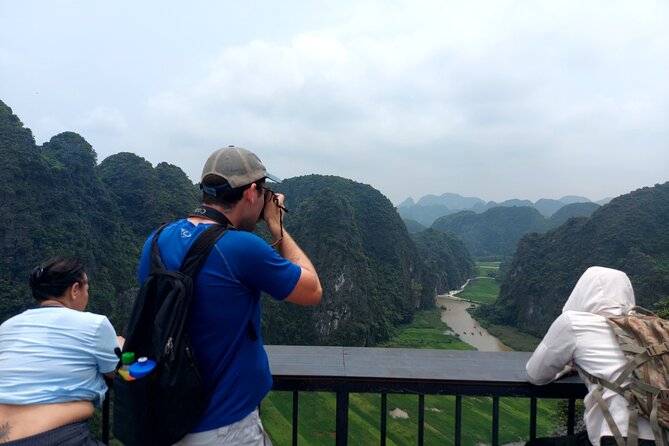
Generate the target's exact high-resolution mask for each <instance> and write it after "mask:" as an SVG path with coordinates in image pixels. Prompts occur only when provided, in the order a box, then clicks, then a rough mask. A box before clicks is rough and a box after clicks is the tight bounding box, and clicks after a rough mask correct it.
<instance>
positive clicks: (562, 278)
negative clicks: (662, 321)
mask: <svg viewBox="0 0 669 446" xmlns="http://www.w3.org/2000/svg"><path fill="white" fill-rule="evenodd" d="M593 265H599V266H606V267H610V268H616V269H619V270H622V271H624V272H625V273H627V275H628V276H629V277H630V280H631V281H632V285H633V286H634V291H635V295H636V301H637V304H639V305H642V306H644V307H647V308H651V309H652V308H653V307H654V306H655V305H656V303H658V302H659V301H661V300H663V299H667V298H669V182H667V183H664V184H658V185H655V186H654V187H645V188H642V189H638V190H636V191H633V192H630V193H629V194H626V195H622V196H620V197H617V198H615V199H613V200H612V201H611V202H610V203H608V204H606V205H605V206H603V207H601V208H599V209H598V210H597V211H595V212H594V213H593V214H592V216H590V217H589V218H574V219H570V220H568V221H567V222H566V223H565V224H563V225H562V226H560V227H558V228H557V229H554V230H552V231H549V232H548V233H546V234H543V235H539V234H531V235H527V236H525V237H523V238H522V239H521V241H520V242H519V244H518V249H517V250H516V253H515V255H514V257H513V261H512V263H511V265H510V266H509V267H508V270H507V272H506V274H505V277H504V280H503V283H502V287H501V292H500V297H499V299H498V300H497V302H496V303H495V304H494V305H492V306H489V307H485V306H484V307H480V308H479V309H478V313H477V314H478V315H479V316H480V317H483V318H484V319H487V320H488V321H490V322H492V323H496V324H503V325H511V326H515V327H517V328H518V329H520V330H522V331H525V332H528V333H531V334H533V335H535V336H543V334H544V333H545V332H546V330H547V329H548V327H549V326H550V324H551V323H552V321H553V320H554V319H555V318H556V317H557V316H558V315H559V314H560V312H561V310H562V306H563V305H564V303H565V301H566V300H567V297H568V296H569V294H570V292H571V290H572V288H573V287H574V285H575V284H576V281H577V280H578V278H579V277H580V276H581V274H582V273H583V271H585V270H586V269H587V268H588V267H590V266H593Z"/></svg>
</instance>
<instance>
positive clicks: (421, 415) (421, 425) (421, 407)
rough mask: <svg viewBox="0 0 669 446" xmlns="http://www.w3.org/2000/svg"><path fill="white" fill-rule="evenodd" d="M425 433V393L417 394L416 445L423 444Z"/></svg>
mask: <svg viewBox="0 0 669 446" xmlns="http://www.w3.org/2000/svg"><path fill="white" fill-rule="evenodd" d="M424 435H425V395H423V394H422V393H421V394H420V395H418V446H423V441H424Z"/></svg>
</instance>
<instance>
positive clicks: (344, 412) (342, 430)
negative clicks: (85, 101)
mask: <svg viewBox="0 0 669 446" xmlns="http://www.w3.org/2000/svg"><path fill="white" fill-rule="evenodd" d="M336 435H337V440H336V443H335V444H336V445H337V446H346V445H347V444H348V391H341V390H340V391H338V392H337V434H336Z"/></svg>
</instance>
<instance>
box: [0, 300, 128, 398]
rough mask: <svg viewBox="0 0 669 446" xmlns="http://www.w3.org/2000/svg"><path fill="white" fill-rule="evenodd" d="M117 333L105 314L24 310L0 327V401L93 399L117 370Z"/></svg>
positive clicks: (42, 308)
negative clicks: (115, 350)
mask: <svg viewBox="0 0 669 446" xmlns="http://www.w3.org/2000/svg"><path fill="white" fill-rule="evenodd" d="M118 346H119V345H118V341H117V339H116V332H115V331H114V328H113V327H112V325H111V323H110V322H109V320H108V319H107V318H106V317H105V316H101V315H99V314H93V313H87V312H82V311H76V310H71V309H69V308H64V307H41V308H35V309H32V310H27V311H25V312H23V313H21V314H19V315H17V316H14V317H13V318H11V319H8V320H7V321H5V322H4V323H3V324H2V325H0V404H47V403H63V402H68V401H92V402H93V403H94V404H95V405H96V406H98V405H99V404H100V403H101V402H102V401H103V400H104V395H105V392H106V391H107V385H106V384H105V382H104V379H103V377H102V373H109V372H111V371H113V370H114V369H115V368H116V365H117V363H118V357H117V356H116V354H115V353H114V349H115V348H116V347H118Z"/></svg>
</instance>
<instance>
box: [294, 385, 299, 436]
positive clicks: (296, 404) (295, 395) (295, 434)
mask: <svg viewBox="0 0 669 446" xmlns="http://www.w3.org/2000/svg"><path fill="white" fill-rule="evenodd" d="M297 410H298V402H297V390H293V446H297Z"/></svg>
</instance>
